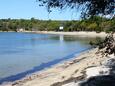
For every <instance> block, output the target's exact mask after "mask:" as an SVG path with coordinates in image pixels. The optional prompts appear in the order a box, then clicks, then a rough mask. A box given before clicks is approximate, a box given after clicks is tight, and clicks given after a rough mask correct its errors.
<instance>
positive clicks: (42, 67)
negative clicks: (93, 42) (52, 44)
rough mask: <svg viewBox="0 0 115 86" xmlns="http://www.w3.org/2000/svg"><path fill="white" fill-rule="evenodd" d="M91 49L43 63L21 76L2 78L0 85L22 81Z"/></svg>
mask: <svg viewBox="0 0 115 86" xmlns="http://www.w3.org/2000/svg"><path fill="white" fill-rule="evenodd" d="M90 49H92V47H90V48H87V49H84V50H81V51H78V52H74V53H72V54H70V55H68V56H65V57H63V58H61V59H55V60H53V61H50V62H48V63H42V64H41V65H39V66H35V67H33V68H32V69H30V70H27V71H25V72H22V73H19V74H16V75H11V76H9V77H5V78H2V79H0V84H2V83H3V82H13V81H16V80H20V79H22V78H24V77H26V76H27V75H30V74H32V73H35V72H38V71H41V70H43V69H45V68H49V67H51V66H53V65H56V64H58V63H60V62H62V61H65V60H68V59H71V58H74V57H75V55H76V54H80V53H83V52H85V51H87V50H90Z"/></svg>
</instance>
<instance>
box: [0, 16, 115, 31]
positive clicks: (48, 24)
mask: <svg viewBox="0 0 115 86" xmlns="http://www.w3.org/2000/svg"><path fill="white" fill-rule="evenodd" d="M60 26H63V27H64V31H96V32H101V31H105V32H107V33H108V32H111V31H113V32H115V18H112V19H106V18H102V17H99V16H93V17H91V18H89V19H85V20H81V21H75V20H73V21H56V20H38V19H35V18H31V19H30V20H29V19H28V20H27V19H10V18H9V19H0V30H1V31H17V29H20V28H23V29H25V30H29V31H59V27H60Z"/></svg>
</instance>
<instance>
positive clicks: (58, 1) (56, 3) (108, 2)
mask: <svg viewBox="0 0 115 86" xmlns="http://www.w3.org/2000/svg"><path fill="white" fill-rule="evenodd" d="M37 1H39V2H40V6H46V7H47V9H48V11H49V12H51V8H60V9H64V8H71V9H74V8H75V9H81V11H82V13H81V17H82V18H87V17H90V16H93V15H108V14H114V7H115V6H114V5H115V1H114V0H37Z"/></svg>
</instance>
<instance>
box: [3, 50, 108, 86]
mask: <svg viewBox="0 0 115 86" xmlns="http://www.w3.org/2000/svg"><path fill="white" fill-rule="evenodd" d="M97 51H98V49H97V48H95V49H92V50H89V51H86V52H83V53H81V54H80V55H79V56H78V57H76V58H75V59H73V60H70V61H65V62H64V63H60V64H57V65H55V66H53V67H51V68H48V69H45V70H43V71H39V72H36V73H33V74H32V75H28V76H26V77H24V78H23V79H21V80H18V81H16V82H13V83H12V82H10V83H9V84H7V85H2V86H38V85H39V86H58V85H55V84H56V83H58V82H60V83H62V84H63V83H64V84H66V83H69V82H72V80H74V79H78V80H79V79H81V78H83V77H84V76H85V74H84V71H85V69H87V68H89V67H95V66H100V65H101V64H102V63H103V61H106V60H107V59H108V58H107V57H106V56H104V57H102V55H101V53H97V54H96V52H97ZM59 86H61V85H59Z"/></svg>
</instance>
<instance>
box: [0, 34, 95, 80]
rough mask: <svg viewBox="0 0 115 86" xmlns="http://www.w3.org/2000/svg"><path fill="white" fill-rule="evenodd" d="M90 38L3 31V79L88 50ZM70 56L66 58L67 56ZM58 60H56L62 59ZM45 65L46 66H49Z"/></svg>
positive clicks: (0, 36)
mask: <svg viewBox="0 0 115 86" xmlns="http://www.w3.org/2000/svg"><path fill="white" fill-rule="evenodd" d="M90 40H94V39H90V38H82V37H81V38H79V37H76V36H63V35H48V34H34V33H15V32H0V79H2V78H5V77H9V76H11V75H16V74H19V73H21V72H25V71H28V70H30V69H32V68H34V67H36V66H38V67H39V66H40V65H41V64H43V63H48V62H53V61H54V63H55V60H56V59H58V60H59V61H61V60H64V59H65V58H66V57H67V56H69V55H73V54H75V53H78V54H79V53H80V52H82V51H83V50H87V49H89V48H90V47H91V46H90V45H89V44H88V42H89V41H90ZM66 59H67V58H66ZM59 61H57V62H59ZM47 65H48V64H46V65H45V66H47Z"/></svg>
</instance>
